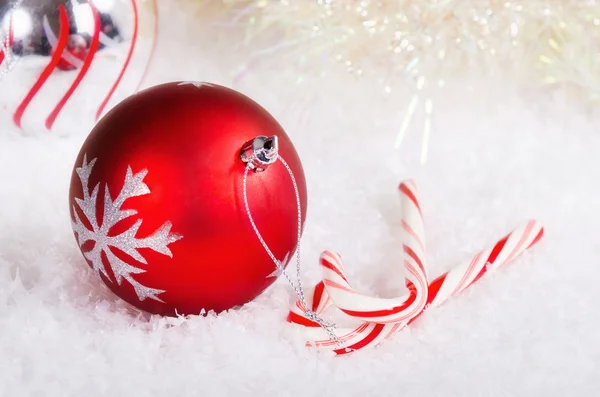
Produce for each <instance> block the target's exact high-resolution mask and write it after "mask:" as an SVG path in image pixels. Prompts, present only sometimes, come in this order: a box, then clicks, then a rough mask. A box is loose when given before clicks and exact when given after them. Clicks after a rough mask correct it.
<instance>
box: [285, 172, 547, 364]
mask: <svg viewBox="0 0 600 397" xmlns="http://www.w3.org/2000/svg"><path fill="white" fill-rule="evenodd" d="M399 190H400V197H401V202H402V214H403V216H402V228H403V230H404V232H405V233H404V234H405V237H404V244H403V251H404V253H405V259H404V270H405V273H406V285H407V287H408V291H409V292H408V294H407V295H405V296H402V297H399V298H392V299H382V298H375V297H371V296H367V295H364V294H361V293H359V292H357V291H356V290H355V289H354V288H352V286H351V285H350V283H349V281H348V278H347V277H346V275H345V273H344V270H343V267H342V260H341V257H340V256H339V255H338V254H334V253H331V252H328V251H325V252H323V253H322V254H321V258H320V264H321V269H322V271H323V281H321V282H319V283H318V284H317V285H316V286H315V287H314V288H313V289H311V290H309V291H307V292H306V294H305V299H306V304H307V305H308V306H310V307H309V309H311V310H312V311H314V312H315V313H316V314H317V315H320V314H321V313H322V312H323V311H324V310H325V309H327V308H328V307H329V306H331V305H333V306H335V307H336V308H337V309H339V310H340V311H341V312H342V313H344V314H345V315H347V316H349V317H352V318H355V319H359V320H362V323H361V324H360V325H358V326H357V327H355V328H348V329H336V330H335V333H336V335H337V337H338V340H337V341H335V340H330V339H326V340H310V341H308V342H307V345H308V346H316V347H320V348H329V349H332V350H333V351H334V352H335V353H336V354H337V355H343V354H348V353H352V352H354V351H356V350H360V349H362V348H365V347H367V346H374V345H377V344H379V343H380V342H381V341H383V340H384V339H387V338H389V337H390V336H392V335H393V334H394V333H395V332H397V331H399V330H401V329H402V328H404V327H405V326H407V325H408V324H410V323H412V322H413V321H414V320H415V319H417V318H418V317H419V316H420V315H421V314H423V313H424V312H425V311H426V309H427V308H428V307H431V306H439V305H440V304H442V303H443V302H445V301H447V300H448V299H450V298H451V297H452V296H454V295H456V294H458V293H460V292H461V291H463V290H464V289H466V288H467V287H469V286H470V285H472V284H473V283H474V282H475V281H477V280H479V279H480V278H481V277H482V276H483V275H484V274H486V272H488V271H489V270H493V269H496V268H498V267H500V266H503V265H505V264H506V263H508V262H509V261H511V260H512V259H514V258H516V257H517V256H518V255H520V254H521V253H523V252H524V251H525V250H526V249H528V248H529V247H531V246H532V245H534V244H535V243H536V242H538V241H539V240H540V239H541V237H542V235H543V228H542V226H541V225H540V224H539V223H538V222H536V221H528V222H527V223H525V224H524V225H523V226H521V227H520V228H518V229H516V230H515V231H514V232H512V233H510V234H509V235H507V236H506V237H504V238H503V239H501V240H500V241H498V242H497V243H496V244H495V245H494V246H493V247H492V248H491V249H488V250H485V251H482V252H480V253H478V254H477V255H475V257H474V258H473V259H472V260H470V261H468V262H465V263H464V264H463V265H461V266H458V267H456V268H454V269H453V270H451V271H449V272H447V273H445V274H443V275H442V276H440V277H438V278H437V279H435V280H434V281H433V282H431V283H429V281H428V277H427V270H426V269H427V262H426V250H425V231H424V224H423V214H422V210H421V204H420V202H419V199H418V194H417V187H416V185H415V183H414V182H413V181H411V180H409V181H405V182H403V183H402V184H401V185H400V189H399ZM288 321H289V322H291V323H295V324H298V325H302V326H305V327H309V328H312V329H313V330H314V331H317V330H318V328H319V324H317V323H315V322H313V321H312V320H310V319H309V318H308V316H307V314H306V310H305V309H304V307H303V305H302V303H301V302H300V301H297V302H296V304H295V305H294V306H293V307H292V309H291V310H290V312H289V315H288ZM339 342H341V343H342V344H343V346H342V347H340V346H339Z"/></svg>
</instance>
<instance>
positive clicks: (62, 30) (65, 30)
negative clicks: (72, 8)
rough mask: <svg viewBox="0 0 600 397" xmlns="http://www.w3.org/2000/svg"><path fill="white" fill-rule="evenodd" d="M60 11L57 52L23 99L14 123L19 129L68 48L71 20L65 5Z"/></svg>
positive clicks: (61, 6)
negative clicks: (26, 112)
mask: <svg viewBox="0 0 600 397" xmlns="http://www.w3.org/2000/svg"><path fill="white" fill-rule="evenodd" d="M58 11H59V17H60V19H59V23H60V27H59V33H58V42H57V45H56V51H54V53H53V54H52V58H51V59H50V63H49V64H48V66H46V68H45V69H44V70H43V71H42V73H41V74H40V76H39V77H38V79H37V81H36V82H35V84H34V85H33V87H31V90H30V91H29V92H28V93H27V95H26V96H25V99H23V101H22V102H21V104H20V105H19V107H18V108H17V110H16V112H15V114H14V116H13V121H14V122H15V124H16V125H17V127H19V128H21V120H22V118H23V114H25V110H26V109H27V107H28V106H29V105H30V104H31V101H32V100H33V98H34V97H35V95H36V94H37V93H38V91H39V90H40V89H41V88H42V86H43V85H44V84H45V83H46V81H47V80H48V78H49V77H50V75H51V74H52V72H53V71H54V69H56V65H58V62H59V61H60V59H61V58H62V54H63V51H64V50H65V47H66V46H67V40H68V38H69V18H68V17H67V11H66V10H65V7H64V5H62V4H61V5H59V6H58Z"/></svg>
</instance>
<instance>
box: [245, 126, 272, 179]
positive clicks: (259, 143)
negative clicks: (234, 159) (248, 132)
mask: <svg viewBox="0 0 600 397" xmlns="http://www.w3.org/2000/svg"><path fill="white" fill-rule="evenodd" d="M278 157H279V143H278V140H277V136H276V135H273V136H271V137H266V136H257V137H256V138H254V139H252V140H250V141H248V142H246V143H244V145H243V146H242V148H241V149H240V158H241V159H242V161H243V162H244V163H246V164H247V165H249V167H250V169H251V170H253V171H254V172H262V171H264V170H266V169H267V168H268V167H269V166H270V165H271V164H273V163H274V162H276V161H277V158H278Z"/></svg>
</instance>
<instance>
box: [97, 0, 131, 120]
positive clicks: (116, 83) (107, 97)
mask: <svg viewBox="0 0 600 397" xmlns="http://www.w3.org/2000/svg"><path fill="white" fill-rule="evenodd" d="M131 6H132V7H133V36H132V38H131V45H130V46H129V53H128V54H127V59H125V64H124V65H123V68H122V69H121V72H120V73H119V77H117V80H116V81H115V83H114V84H113V86H112V87H111V88H110V91H109V92H108V94H107V95H106V98H104V100H103V101H102V103H101V104H100V107H99V108H98V111H97V112H96V120H98V119H99V118H100V116H101V115H102V112H104V109H105V108H106V105H108V102H109V101H110V98H112V96H113V94H114V93H115V91H116V90H117V87H118V86H119V84H120V83H121V80H122V79H123V76H124V75H125V71H126V70H127V68H128V67H129V63H130V62H131V58H132V57H133V51H134V49H135V45H136V43H137V38H138V19H139V16H138V8H137V4H136V0H131Z"/></svg>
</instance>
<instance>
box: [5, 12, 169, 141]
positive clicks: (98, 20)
mask: <svg viewBox="0 0 600 397" xmlns="http://www.w3.org/2000/svg"><path fill="white" fill-rule="evenodd" d="M156 1H157V0H149V1H144V0H0V125H2V124H3V123H4V122H11V123H13V124H14V125H15V126H16V127H18V128H21V129H23V130H27V131H34V132H35V131H39V130H44V129H53V130H61V131H68V130H73V127H74V126H75V125H77V126H79V127H80V128H81V129H84V130H85V128H87V129H88V130H89V127H91V126H92V125H93V123H94V122H95V121H97V120H98V119H99V118H100V117H101V116H102V115H103V114H105V113H106V112H107V111H108V110H110V108H111V107H112V106H114V105H116V104H117V103H118V102H120V101H121V100H122V99H124V98H125V97H126V96H128V95H130V94H132V93H134V92H135V91H137V90H138V89H139V88H140V87H141V85H142V83H143V80H144V78H145V77H146V75H147V73H148V70H149V66H150V61H151V58H152V56H153V53H154V49H155V46H156V41H157V37H158V31H157V24H156V21H157V18H158V14H157V13H158V9H157V4H156ZM8 119H11V120H10V121H9V120H8Z"/></svg>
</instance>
